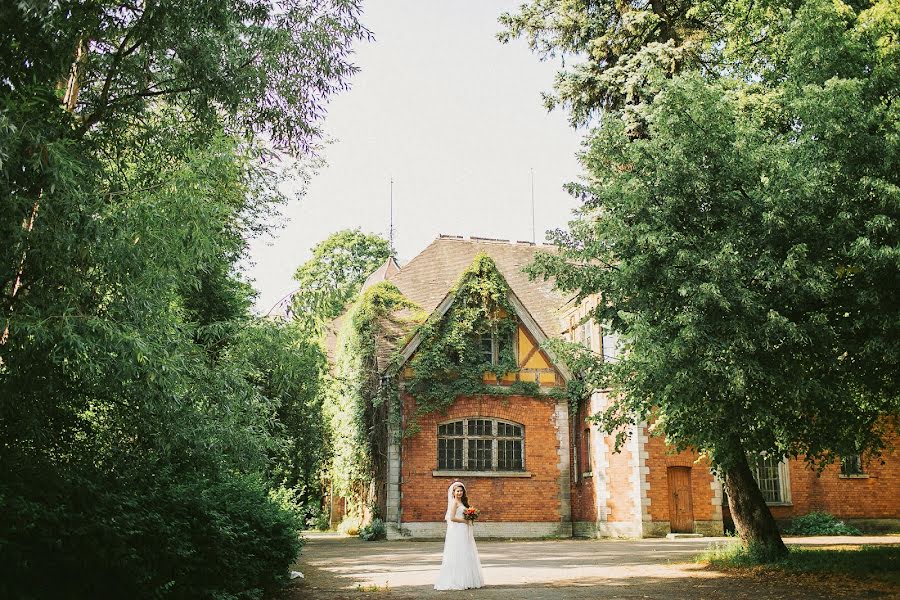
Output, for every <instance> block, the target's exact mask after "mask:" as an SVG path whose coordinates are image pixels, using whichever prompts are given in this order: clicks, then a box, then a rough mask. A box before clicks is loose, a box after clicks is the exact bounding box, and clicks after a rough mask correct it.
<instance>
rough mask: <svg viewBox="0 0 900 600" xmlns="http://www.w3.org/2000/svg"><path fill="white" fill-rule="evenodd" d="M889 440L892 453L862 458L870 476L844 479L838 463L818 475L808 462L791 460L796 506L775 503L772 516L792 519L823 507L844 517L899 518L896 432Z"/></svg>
mask: <svg viewBox="0 0 900 600" xmlns="http://www.w3.org/2000/svg"><path fill="white" fill-rule="evenodd" d="M888 443H889V444H892V445H893V446H894V449H893V451H892V452H886V453H885V454H884V455H883V456H882V457H881V458H880V459H871V460H866V458H865V457H864V458H863V470H864V471H865V473H866V475H868V477H867V478H859V479H857V478H842V477H840V473H841V468H840V465H838V464H833V465H829V466H828V467H826V469H825V470H824V471H823V472H822V473H821V475H817V474H816V472H815V471H814V470H812V469H810V468H809V467H808V466H807V465H806V463H805V462H803V461H798V460H791V461H789V462H788V465H789V468H790V486H791V503H792V504H793V506H772V507H771V510H772V515H773V516H774V517H775V518H776V519H790V518H792V517H799V516H802V515H805V514H807V513H809V512H812V511H816V510H822V511H825V512H828V513H831V514H833V515H835V516H837V517H841V518H845V519H900V448H898V445H900V438H898V437H897V436H896V435H895V436H893V437H892V439H890V440H888ZM881 461H884V463H885V464H881Z"/></svg>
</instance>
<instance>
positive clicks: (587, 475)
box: [581, 473, 594, 479]
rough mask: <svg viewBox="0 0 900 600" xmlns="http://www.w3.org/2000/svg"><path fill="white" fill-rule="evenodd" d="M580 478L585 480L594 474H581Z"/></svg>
mask: <svg viewBox="0 0 900 600" xmlns="http://www.w3.org/2000/svg"><path fill="white" fill-rule="evenodd" d="M581 476H582V477H583V478H585V479H586V478H588V477H593V476H594V474H593V473H582V474H581Z"/></svg>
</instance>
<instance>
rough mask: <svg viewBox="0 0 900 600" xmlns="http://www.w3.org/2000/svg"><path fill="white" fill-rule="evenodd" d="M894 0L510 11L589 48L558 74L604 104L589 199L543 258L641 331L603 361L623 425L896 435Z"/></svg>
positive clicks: (738, 444) (709, 437)
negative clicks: (892, 427)
mask: <svg viewBox="0 0 900 600" xmlns="http://www.w3.org/2000/svg"><path fill="white" fill-rule="evenodd" d="M613 13H615V15H618V16H617V17H615V18H612V19H610V17H609V15H611V14H613ZM650 13H652V14H650ZM897 15H898V6H897V4H896V2H893V1H884V0H882V1H876V2H863V3H856V4H846V3H843V2H831V1H827V2H826V1H818V0H813V1H809V2H800V3H780V2H763V3H759V2H757V3H745V2H723V3H705V2H691V3H669V2H663V3H659V5H658V4H657V3H649V4H647V5H646V6H644V5H641V6H633V5H621V4H614V3H611V2H600V3H597V5H596V6H595V7H593V8H592V9H591V10H588V8H587V5H583V4H582V3H568V2H554V1H551V0H547V1H543V0H541V1H538V2H532V3H530V4H529V5H526V7H524V8H523V9H522V11H521V12H520V13H519V14H518V15H515V16H509V17H507V18H506V19H507V24H508V26H509V29H508V32H507V35H519V34H524V35H528V36H529V39H530V40H531V41H532V43H533V44H535V45H536V46H535V47H536V48H538V49H545V50H550V49H555V50H559V51H562V52H567V53H574V54H577V55H578V56H579V57H580V58H581V60H583V61H584V62H583V63H582V64H581V65H580V66H578V67H576V70H575V72H574V73H572V74H563V75H561V77H560V80H559V81H558V85H557V93H558V94H559V95H560V97H561V98H563V99H566V98H568V99H569V104H570V106H572V109H573V115H574V116H575V117H576V120H577V121H579V122H584V121H585V119H583V118H582V117H584V116H585V115H587V114H588V112H589V111H593V112H591V114H592V115H594V116H595V117H596V121H595V124H596V127H595V128H594V129H592V130H591V131H590V133H589V136H588V142H587V145H586V147H585V150H584V152H583V153H582V155H581V160H582V163H583V165H584V167H585V171H586V178H585V181H584V183H582V184H577V185H572V186H570V190H571V191H572V193H573V194H575V195H576V196H578V197H579V198H580V199H582V200H583V206H582V207H581V209H580V210H579V211H578V213H577V215H576V219H575V220H574V221H573V222H571V223H570V227H569V230H568V231H557V232H556V233H555V234H554V239H555V241H556V242H557V243H558V244H559V245H560V246H561V247H562V248H563V252H562V254H560V255H559V256H553V255H543V256H542V257H541V258H540V259H539V260H538V262H537V264H536V266H535V268H534V271H533V272H534V273H535V274H536V275H538V276H554V277H555V278H556V280H557V282H558V284H559V286H560V287H561V288H562V289H565V290H570V291H575V292H578V293H579V294H580V295H581V297H584V296H586V295H588V294H592V293H596V292H600V293H601V294H602V297H603V302H602V303H600V305H599V306H598V307H597V309H596V311H595V315H594V316H595V318H596V319H597V320H598V321H599V322H601V323H609V324H611V326H612V327H613V328H614V329H616V330H617V331H619V332H620V333H621V334H622V338H623V339H624V340H625V343H626V353H625V356H624V358H623V359H622V360H621V361H619V362H618V363H615V364H612V365H609V364H607V365H604V366H603V368H602V369H597V370H595V372H597V373H599V374H600V375H599V376H598V379H597V381H596V384H597V385H599V386H604V387H605V386H610V387H611V388H612V389H613V392H614V395H615V397H616V402H615V403H614V404H613V405H612V407H611V408H610V409H609V410H608V411H606V413H605V414H603V415H602V422H603V424H604V426H605V428H606V429H608V430H609V431H615V430H616V429H617V428H618V427H620V426H622V425H624V424H627V423H635V422H639V421H641V420H643V419H646V418H648V417H650V416H654V417H655V419H656V422H655V427H656V428H657V429H658V430H659V431H661V432H664V433H665V434H666V435H667V437H668V439H669V440H670V441H671V442H673V443H675V444H676V445H677V446H679V447H687V446H690V447H694V448H697V449H700V450H702V451H705V452H708V453H710V454H711V455H712V457H713V459H714V461H715V464H716V465H717V466H718V467H723V468H727V467H729V466H730V465H732V464H734V463H735V462H736V461H737V462H740V461H742V460H743V458H742V457H741V454H742V453H743V452H749V453H757V452H769V453H771V454H773V455H776V456H784V455H791V456H798V455H806V456H807V457H808V458H810V459H813V460H814V459H821V460H824V461H827V460H831V459H832V458H833V455H834V453H845V454H852V453H855V452H858V451H859V450H860V449H864V448H872V449H876V450H877V449H878V448H879V447H880V446H881V444H882V439H883V435H884V433H885V430H884V427H886V426H889V421H888V422H886V421H884V420H882V417H883V416H885V415H897V414H898V411H900V406H898V393H897V392H898V390H897V383H896V377H895V376H894V375H893V373H895V372H896V371H897V368H898V363H900V341H898V340H900V335H898V334H900V331H898V323H900V318H898V317H900V314H898V304H897V294H896V290H897V289H898V284H900V281H898V256H900V244H898V226H897V225H898V223H897V221H898V216H900V211H898V208H900V180H898V174H900V168H898V167H900V164H898V157H900V146H898V142H900V137H898V136H897V131H898V125H900V118H898V117H900V113H898V108H897V104H896V102H894V101H893V99H894V98H896V97H897V95H898V92H900V61H898V58H900V44H898V40H900V37H898V26H900V21H898V18H897ZM684 19H686V20H684ZM615 23H622V24H623V26H622V27H615V26H614V25H615ZM626 25H627V26H626ZM692 28H693V29H694V30H692ZM611 40H612V41H611ZM615 40H618V41H615ZM542 44H543V45H542ZM610 53H613V54H610ZM672 53H675V54H677V55H678V56H681V57H683V60H679V61H669V62H666V60H664V59H665V58H666V56H668V55H669V54H672ZM614 84H615V85H614ZM580 102H583V103H584V105H583V106H582V105H580V104H579V103H580Z"/></svg>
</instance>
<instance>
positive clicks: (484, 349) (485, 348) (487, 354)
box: [481, 333, 494, 363]
mask: <svg viewBox="0 0 900 600" xmlns="http://www.w3.org/2000/svg"><path fill="white" fill-rule="evenodd" d="M481 360H483V361H484V362H488V363H493V362H494V340H493V336H491V334H489V333H486V334H483V335H482V336H481Z"/></svg>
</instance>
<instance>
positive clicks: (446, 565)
mask: <svg viewBox="0 0 900 600" xmlns="http://www.w3.org/2000/svg"><path fill="white" fill-rule="evenodd" d="M464 510H465V507H464V506H463V505H462V504H460V505H459V507H457V509H456V518H457V519H462V518H463V511H464ZM474 530H475V527H473V526H472V525H469V524H468V523H456V522H454V521H450V520H448V521H447V536H446V537H445V538H444V558H443V560H442V561H441V572H440V573H439V574H438V579H437V583H435V584H434V589H436V590H467V589H470V588H480V587H482V586H483V585H484V573H482V571H481V559H480V558H479V557H478V548H476V547H475V531H474Z"/></svg>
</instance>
